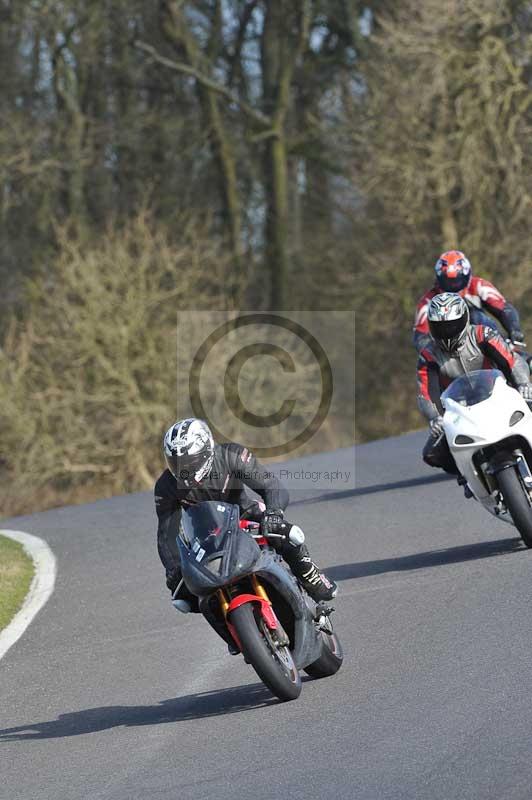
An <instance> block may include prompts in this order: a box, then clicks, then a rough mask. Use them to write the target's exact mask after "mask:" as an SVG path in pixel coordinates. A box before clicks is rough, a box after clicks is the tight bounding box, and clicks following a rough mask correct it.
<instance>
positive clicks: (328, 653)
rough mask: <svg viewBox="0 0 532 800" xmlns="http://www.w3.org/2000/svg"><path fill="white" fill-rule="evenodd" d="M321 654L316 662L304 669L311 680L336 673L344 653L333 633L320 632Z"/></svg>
mask: <svg viewBox="0 0 532 800" xmlns="http://www.w3.org/2000/svg"><path fill="white" fill-rule="evenodd" d="M320 634H321V653H320V656H319V658H317V659H316V661H313V662H312V664H309V665H308V666H307V667H305V672H306V673H307V675H310V676H311V678H328V677H329V676H331V675H334V674H335V672H338V670H339V669H340V667H341V666H342V662H343V660H344V652H343V650H342V645H341V644H340V640H339V638H338V637H337V635H336V634H335V633H334V632H331V633H328V632H327V631H320Z"/></svg>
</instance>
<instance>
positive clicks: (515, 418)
mask: <svg viewBox="0 0 532 800" xmlns="http://www.w3.org/2000/svg"><path fill="white" fill-rule="evenodd" d="M524 416H525V415H524V414H523V412H522V411H514V413H513V414H512V416H511V417H510V427H511V426H512V425H517V423H518V422H521V420H522V419H523V417H524Z"/></svg>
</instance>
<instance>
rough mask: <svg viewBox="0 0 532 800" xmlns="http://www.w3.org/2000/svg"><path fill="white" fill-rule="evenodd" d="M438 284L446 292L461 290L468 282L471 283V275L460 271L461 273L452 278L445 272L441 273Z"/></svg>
mask: <svg viewBox="0 0 532 800" xmlns="http://www.w3.org/2000/svg"><path fill="white" fill-rule="evenodd" d="M437 277H438V284H439V286H440V288H441V289H443V291H444V292H455V293H457V292H461V291H462V289H465V288H466V286H467V284H468V283H469V278H470V276H469V275H464V274H463V273H460V274H459V275H455V276H454V277H452V278H449V277H448V275H445V274H444V273H443V272H442V273H440V274H439V275H438V276H437Z"/></svg>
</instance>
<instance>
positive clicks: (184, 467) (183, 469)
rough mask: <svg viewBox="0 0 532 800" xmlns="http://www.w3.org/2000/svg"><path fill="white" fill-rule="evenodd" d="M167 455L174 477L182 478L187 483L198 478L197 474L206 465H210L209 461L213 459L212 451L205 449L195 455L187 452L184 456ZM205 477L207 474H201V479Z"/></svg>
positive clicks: (169, 467) (167, 461)
mask: <svg viewBox="0 0 532 800" xmlns="http://www.w3.org/2000/svg"><path fill="white" fill-rule="evenodd" d="M165 457H166V463H167V465H168V469H169V470H170V472H171V473H172V475H173V476H174V478H176V479H179V480H182V481H184V482H185V483H191V482H193V481H195V480H197V479H196V475H198V474H199V473H201V472H202V470H204V469H205V467H208V463H209V461H211V460H212V453H210V452H208V451H207V452H205V451H204V452H202V453H195V454H194V455H191V454H189V453H186V454H185V455H182V456H176V455H171V456H169V455H166V456H165ZM204 477H205V475H201V477H200V479H201V478H204ZM200 479H198V480H200Z"/></svg>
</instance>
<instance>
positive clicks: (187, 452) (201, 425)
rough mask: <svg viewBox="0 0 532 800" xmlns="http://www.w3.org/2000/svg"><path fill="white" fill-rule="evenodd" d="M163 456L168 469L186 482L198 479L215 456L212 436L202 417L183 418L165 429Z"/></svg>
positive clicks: (208, 467) (196, 481) (191, 483)
mask: <svg viewBox="0 0 532 800" xmlns="http://www.w3.org/2000/svg"><path fill="white" fill-rule="evenodd" d="M163 449H164V457H165V459H166V464H167V466H168V469H169V470H170V472H171V473H172V475H173V476H174V478H176V479H177V480H181V481H183V482H184V483H185V484H186V485H187V486H191V485H193V484H194V483H200V482H201V481H202V480H203V479H204V478H205V477H206V475H208V474H209V472H210V470H211V468H212V463H213V460H214V439H213V438H212V433H211V431H210V428H209V426H208V425H207V424H206V423H205V422H203V420H202V419H194V418H192V419H182V420H179V421H178V422H175V423H174V424H173V425H172V426H171V427H170V428H168V430H167V431H166V433H165V436H164V441H163Z"/></svg>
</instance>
